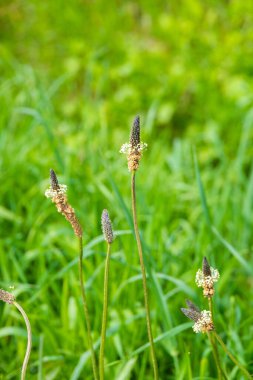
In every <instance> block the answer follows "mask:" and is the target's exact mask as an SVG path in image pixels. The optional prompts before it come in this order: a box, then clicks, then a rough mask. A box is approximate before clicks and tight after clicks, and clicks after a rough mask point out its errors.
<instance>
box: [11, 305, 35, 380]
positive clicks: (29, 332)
mask: <svg viewBox="0 0 253 380" xmlns="http://www.w3.org/2000/svg"><path fill="white" fill-rule="evenodd" d="M13 305H15V306H16V308H17V309H18V310H19V311H20V313H21V314H22V317H23V318H24V321H25V324H26V329H27V347H26V353H25V357H24V361H23V365H22V370H21V380H25V376H26V369H27V364H28V361H29V357H30V353H31V348H32V329H31V325H30V322H29V319H28V317H27V315H26V313H25V311H24V309H23V308H22V307H21V306H20V305H19V304H18V303H17V302H16V301H14V302H13Z"/></svg>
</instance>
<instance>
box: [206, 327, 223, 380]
mask: <svg viewBox="0 0 253 380" xmlns="http://www.w3.org/2000/svg"><path fill="white" fill-rule="evenodd" d="M207 335H208V338H209V341H210V343H211V346H212V349H213V357H214V360H215V364H216V367H217V372H218V379H219V380H221V379H222V371H221V368H220V363H219V358H218V353H217V347H216V345H215V342H214V340H213V337H212V335H211V333H210V332H209V333H207Z"/></svg>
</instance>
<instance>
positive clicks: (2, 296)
mask: <svg viewBox="0 0 253 380" xmlns="http://www.w3.org/2000/svg"><path fill="white" fill-rule="evenodd" d="M0 300H1V301H4V302H6V303H9V304H12V303H13V302H15V297H14V295H13V294H11V293H9V292H6V291H5V290H3V289H0Z"/></svg>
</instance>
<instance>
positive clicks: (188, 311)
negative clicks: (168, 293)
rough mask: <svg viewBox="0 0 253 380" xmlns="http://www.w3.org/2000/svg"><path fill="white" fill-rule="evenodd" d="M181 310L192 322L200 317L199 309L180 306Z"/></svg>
mask: <svg viewBox="0 0 253 380" xmlns="http://www.w3.org/2000/svg"><path fill="white" fill-rule="evenodd" d="M181 311H182V313H184V315H185V316H186V317H187V318H189V319H192V320H193V321H194V322H197V321H198V320H199V318H200V317H201V313H200V312H199V311H195V310H192V309H185V308H183V307H182V308H181Z"/></svg>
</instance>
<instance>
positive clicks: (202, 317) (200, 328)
mask: <svg viewBox="0 0 253 380" xmlns="http://www.w3.org/2000/svg"><path fill="white" fill-rule="evenodd" d="M186 303H187V306H188V309H186V308H181V311H182V313H184V315H185V316H186V317H187V318H189V319H191V320H192V321H194V322H195V323H194V325H193V326H192V328H193V331H194V332H195V333H200V332H201V333H206V332H209V331H212V330H214V325H213V321H212V314H211V312H210V311H207V310H203V311H200V310H199V308H198V307H197V306H196V305H194V303H192V302H191V301H188V300H187V301H186Z"/></svg>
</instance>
